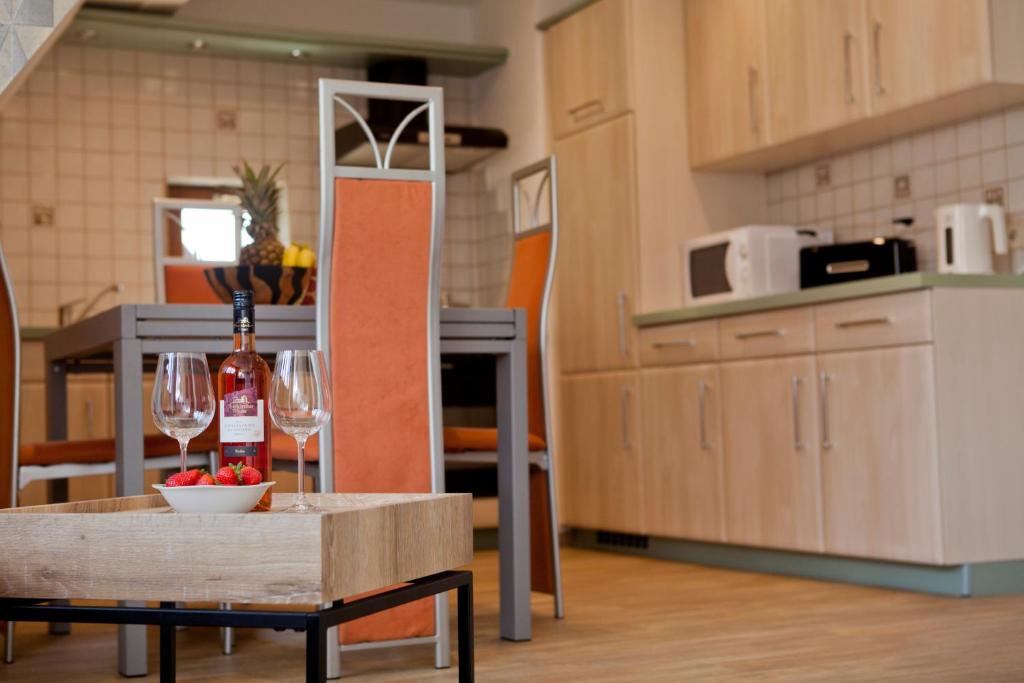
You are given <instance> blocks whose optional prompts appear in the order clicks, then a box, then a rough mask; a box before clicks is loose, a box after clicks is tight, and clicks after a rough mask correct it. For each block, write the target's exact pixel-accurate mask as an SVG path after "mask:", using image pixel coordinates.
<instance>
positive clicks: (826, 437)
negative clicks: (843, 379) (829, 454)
mask: <svg viewBox="0 0 1024 683" xmlns="http://www.w3.org/2000/svg"><path fill="white" fill-rule="evenodd" d="M819 376H820V378H821V447H822V448H824V449H825V450H830V449H831V448H832V446H834V445H835V444H834V443H832V430H831V429H829V419H828V385H829V384H831V383H832V376H831V375H829V374H828V373H827V372H825V371H824V370H823V371H822V372H821V374H820V375H819Z"/></svg>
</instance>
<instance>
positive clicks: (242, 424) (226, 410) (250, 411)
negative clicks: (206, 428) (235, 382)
mask: <svg viewBox="0 0 1024 683" xmlns="http://www.w3.org/2000/svg"><path fill="white" fill-rule="evenodd" d="M263 415H264V413H263V399H261V398H256V389H255V388H249V389H239V390H238V391H232V392H231V393H228V394H224V398H223V399H221V402H220V441H221V443H239V442H243V443H244V442H253V441H263ZM225 455H226V454H225Z"/></svg>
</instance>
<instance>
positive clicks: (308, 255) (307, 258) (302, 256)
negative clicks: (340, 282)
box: [295, 247, 316, 268]
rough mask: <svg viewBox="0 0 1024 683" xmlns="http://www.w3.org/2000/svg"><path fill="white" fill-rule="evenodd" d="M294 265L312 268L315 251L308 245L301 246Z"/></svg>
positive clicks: (314, 261)
mask: <svg viewBox="0 0 1024 683" xmlns="http://www.w3.org/2000/svg"><path fill="white" fill-rule="evenodd" d="M295 265H297V266H298V267H300V268H312V267H313V266H314V265H316V252H315V251H313V250H312V249H310V248H309V247H303V249H302V251H300V252H299V256H298V260H297V261H296V263H295Z"/></svg>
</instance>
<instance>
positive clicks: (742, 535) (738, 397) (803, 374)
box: [720, 356, 821, 551]
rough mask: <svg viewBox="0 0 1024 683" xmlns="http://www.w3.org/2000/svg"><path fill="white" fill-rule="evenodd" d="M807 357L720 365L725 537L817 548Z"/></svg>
mask: <svg viewBox="0 0 1024 683" xmlns="http://www.w3.org/2000/svg"><path fill="white" fill-rule="evenodd" d="M814 367H815V366H814V358H813V357H812V356H794V357H789V358H773V359H770V360H757V361H738V362H732V363H723V364H722V365H721V370H720V371H721V375H722V380H721V383H722V436H723V438H724V443H725V500H726V507H725V510H726V513H725V518H726V539H727V540H728V541H729V542H730V543H741V544H744V545H755V546H771V547H776V548H788V549H793V550H809V551H819V550H821V479H820V469H819V466H820V463H819V451H818V445H817V444H818V441H817V435H818V430H817V420H816V419H815V418H816V415H817V411H816V400H817V392H816V389H815V372H814Z"/></svg>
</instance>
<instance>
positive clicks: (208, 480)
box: [196, 472, 217, 486]
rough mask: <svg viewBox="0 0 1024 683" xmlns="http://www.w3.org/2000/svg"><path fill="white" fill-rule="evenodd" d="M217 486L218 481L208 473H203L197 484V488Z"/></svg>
mask: <svg viewBox="0 0 1024 683" xmlns="http://www.w3.org/2000/svg"><path fill="white" fill-rule="evenodd" d="M216 485H217V480H216V479H214V478H213V477H212V476H211V475H210V474H208V473H207V472H203V474H202V475H201V476H200V477H199V481H197V482H196V486H216Z"/></svg>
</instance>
